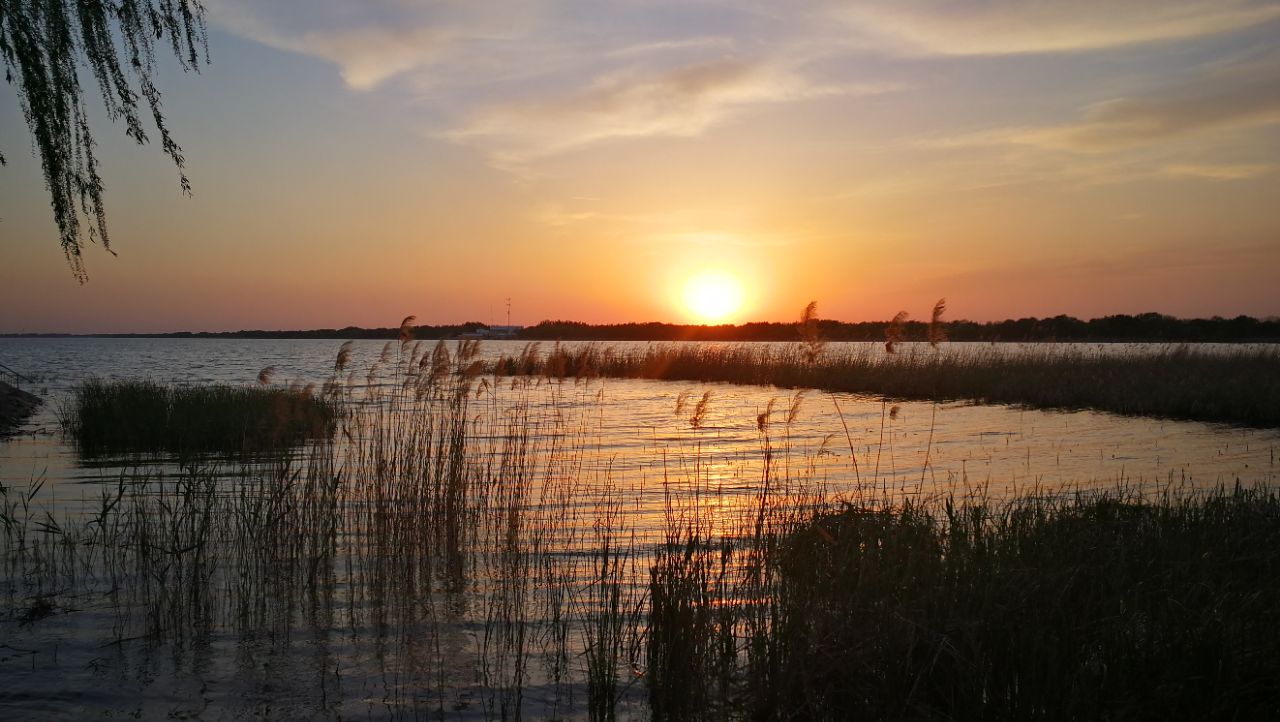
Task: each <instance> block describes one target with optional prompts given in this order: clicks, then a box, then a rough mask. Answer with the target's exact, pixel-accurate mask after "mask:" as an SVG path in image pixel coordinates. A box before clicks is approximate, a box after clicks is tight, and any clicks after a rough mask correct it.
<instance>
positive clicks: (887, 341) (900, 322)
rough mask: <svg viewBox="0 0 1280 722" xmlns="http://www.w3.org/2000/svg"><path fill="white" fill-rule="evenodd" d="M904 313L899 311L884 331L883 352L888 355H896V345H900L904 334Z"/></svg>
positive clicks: (905, 314) (905, 315)
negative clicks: (886, 352)
mask: <svg viewBox="0 0 1280 722" xmlns="http://www.w3.org/2000/svg"><path fill="white" fill-rule="evenodd" d="M908 315H909V314H907V312H906V311H899V312H898V315H896V316H894V317H893V320H892V321H890V322H889V327H888V328H886V329H885V330H884V350H885V351H888V352H889V353H897V352H898V349H897V346H898V344H900V343H902V338H903V336H904V335H905V334H906V326H905V325H906V322H907V316H908Z"/></svg>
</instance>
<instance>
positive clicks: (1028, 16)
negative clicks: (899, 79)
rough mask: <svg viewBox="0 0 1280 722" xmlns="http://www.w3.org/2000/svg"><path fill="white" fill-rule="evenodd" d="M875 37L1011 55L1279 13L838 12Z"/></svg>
mask: <svg viewBox="0 0 1280 722" xmlns="http://www.w3.org/2000/svg"><path fill="white" fill-rule="evenodd" d="M832 12H834V13H835V14H836V15H837V16H839V17H840V18H842V19H843V20H844V21H845V22H846V23H848V25H849V26H850V27H851V28H853V29H854V30H855V31H856V32H859V33H862V34H864V35H866V36H868V38H869V39H870V41H871V42H873V43H876V44H879V45H881V46H884V47H887V48H889V49H892V50H894V51H896V52H900V53H903V54H911V55H1010V54H1023V53H1052V52H1076V51H1085V50H1097V49H1102V48H1112V47H1121V46H1126V45H1134V44H1139V43H1149V42H1156V41H1168V40H1179V39H1186V38H1194V37H1204V36H1210V35H1218V34H1221V33H1227V32H1232V31H1237V30H1241V29H1244V28H1250V27H1254V26H1256V25H1260V24H1262V23H1267V22H1271V21H1273V20H1276V19H1278V18H1280V4H1277V3H1275V2H1269V1H1265V0H1264V1H1262V2H1256V1H1251V0H1191V1H1189V2H1188V1H1185V0H1125V1H1124V2H1115V1H1114V0H1074V1H1073V2H1036V1H1033V0H982V1H977V2H963V3H957V2H946V1H944V0H897V1H895V2H891V3H838V4H836V5H835V7H834V9H833V11H832Z"/></svg>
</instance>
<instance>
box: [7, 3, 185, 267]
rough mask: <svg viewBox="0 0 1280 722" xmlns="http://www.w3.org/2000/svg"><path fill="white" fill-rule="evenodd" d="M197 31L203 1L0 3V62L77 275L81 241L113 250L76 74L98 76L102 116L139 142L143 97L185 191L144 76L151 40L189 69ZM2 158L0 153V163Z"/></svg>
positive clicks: (156, 98) (176, 153) (154, 93)
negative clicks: (84, 218)
mask: <svg viewBox="0 0 1280 722" xmlns="http://www.w3.org/2000/svg"><path fill="white" fill-rule="evenodd" d="M205 38H206V36H205V25H204V7H203V6H202V5H201V4H200V3H199V2H197V1H196V0H128V1H127V2H104V1H103V0H81V1H80V2H74V3H70V2H48V1H47V0H6V1H5V2H0V63H3V65H4V69H5V80H6V81H8V84H9V85H10V86H11V87H13V88H14V90H15V91H16V92H17V95H18V104H19V105H20V106H21V108H22V115H23V117H24V118H25V119H26V121H27V127H28V128H29V129H30V130H31V140H32V147H33V148H34V150H35V151H36V152H37V153H38V154H39V155H40V165H41V169H42V170H43V172H44V180H45V186H46V187H47V188H48V190H49V195H50V203H51V205H52V206H53V218H54V221H55V222H56V223H57V225H58V236H59V241H60V242H61V244H62V250H63V252H64V253H65V254H66V256H67V262H68V263H69V264H70V265H71V270H72V273H74V274H75V276H76V278H78V279H79V280H80V281H81V282H83V281H84V280H85V279H86V278H87V276H86V274H85V270H84V263H83V261H82V259H81V252H82V250H83V248H84V245H85V241H86V240H88V241H92V242H98V243H101V244H102V247H103V248H104V249H106V250H108V251H110V250H111V238H110V235H109V234H108V233H107V215H106V206H105V204H104V202H103V188H104V187H103V183H102V178H101V176H100V175H99V173H98V156H97V153H96V151H95V147H96V146H97V143H96V141H95V140H94V138H93V133H92V130H91V128H90V123H89V114H88V111H87V106H86V104H85V98H84V87H83V85H82V83H83V82H84V81H85V80H87V79H88V78H93V80H95V81H97V85H98V92H99V94H100V97H101V99H102V103H103V105H104V106H105V109H106V112H107V116H108V117H109V118H111V119H112V120H123V121H124V124H125V134H126V135H127V136H128V137H129V138H131V139H133V140H134V141H135V142H137V143H139V144H142V143H146V142H147V140H148V135H147V130H146V129H145V128H144V127H143V122H142V116H143V113H144V106H142V105H141V104H140V103H139V99H140V98H141V99H142V100H144V101H145V113H146V114H147V115H150V116H151V120H152V122H153V124H154V126H155V130H156V132H157V133H159V135H160V145H161V147H162V149H163V150H164V153H165V155H167V156H169V159H170V160H172V161H173V162H174V164H175V165H177V167H178V174H179V182H180V184H181V186H182V190H183V192H184V193H188V194H189V193H190V192H191V186H190V183H188V181H187V176H186V174H185V173H184V172H183V170H182V169H183V165H184V163H185V161H184V159H183V156H182V148H180V147H178V144H177V143H175V142H174V140H173V138H172V137H170V135H169V129H168V127H167V126H166V124H165V119H164V114H163V112H162V111H161V103H160V91H159V90H158V89H157V88H156V86H155V83H154V82H153V80H152V76H153V75H154V73H155V56H156V46H157V45H160V46H161V47H164V46H168V47H169V49H170V50H171V51H172V52H173V55H174V56H175V57H176V58H177V60H178V62H179V64H180V65H181V67H182V69H183V70H197V69H199V66H200V62H201V60H207V58H206V57H205V55H206V51H207V48H206V44H205ZM4 162H5V159H4V156H3V155H2V154H0V165H4ZM81 213H83V214H84V215H85V216H87V220H88V222H89V228H88V233H85V232H84V230H83V229H82V227H81ZM86 236H87V238H86Z"/></svg>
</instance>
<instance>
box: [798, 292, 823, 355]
mask: <svg viewBox="0 0 1280 722" xmlns="http://www.w3.org/2000/svg"><path fill="white" fill-rule="evenodd" d="M800 342H801V343H802V344H803V345H804V349H803V352H804V359H805V361H807V362H808V363H816V362H817V360H818V357H819V356H821V355H822V349H823V347H825V346H826V345H827V342H826V340H825V339H823V338H822V333H821V331H820V330H819V328H818V302H817V301H810V302H809V305H807V306H805V307H804V311H802V312H801V313H800Z"/></svg>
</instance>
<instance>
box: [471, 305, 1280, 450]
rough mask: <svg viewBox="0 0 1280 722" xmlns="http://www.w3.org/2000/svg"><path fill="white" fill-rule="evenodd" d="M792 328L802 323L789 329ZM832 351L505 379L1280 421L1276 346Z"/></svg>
mask: <svg viewBox="0 0 1280 722" xmlns="http://www.w3.org/2000/svg"><path fill="white" fill-rule="evenodd" d="M792 333H793V334H794V333H795V327H794V326H792ZM879 350H880V349H879V347H878V346H875V347H872V346H856V347H845V348H832V347H828V348H826V349H824V350H822V351H821V353H820V354H818V355H817V356H816V357H814V356H813V354H811V353H810V347H809V346H807V345H804V344H802V343H797V344H791V345H775V346H757V345H750V344H742V345H697V344H671V345H658V346H649V347H645V348H638V349H637V348H630V349H627V348H623V349H618V348H614V347H610V346H602V345H595V344H593V345H579V346H572V347H570V346H560V345H556V346H555V347H554V348H553V349H551V350H550V351H549V352H548V353H546V354H543V353H541V352H540V349H539V348H538V347H537V346H535V345H530V346H528V347H526V349H525V350H524V352H522V353H520V354H517V355H504V356H502V357H500V358H499V359H498V360H497V361H496V362H495V365H494V369H495V370H496V371H497V372H498V373H500V374H507V375H542V376H550V377H567V376H580V377H593V376H612V377H623V378H645V379H665V380H683V381H704V382H718V381H719V382H730V383H740V384H771V385H774V386H781V387H786V388H816V389H824V390H828V391H846V392H855V393H872V394H880V395H884V396H890V397H894V398H904V399H971V400H975V401H980V402H987V403H1004V404H1026V405H1028V406H1033V407H1038V408H1064V409H1083V408H1090V409H1099V410H1102V411H1111V412H1114V413H1118V414H1133V415H1144V416H1159V417H1165V418H1175V419H1192V420H1198V421H1222V422H1229V423H1237V424H1244V425H1250V426H1280V348H1264V349H1239V350H1232V351H1228V352H1205V351H1197V350H1196V349H1195V348H1194V347H1190V346H1179V347H1174V348H1170V349H1167V350H1162V351H1158V352H1142V353H1130V354H1116V353H1102V352H1086V351H1078V350H1056V349H1052V348H1049V349H1042V350H1023V351H1019V352H1005V351H1002V350H1001V349H999V348H991V349H987V350H983V351H973V350H968V351H963V352H961V351H956V350H953V349H947V348H945V347H944V348H940V349H935V348H933V347H931V346H925V345H916V346H913V347H911V348H909V349H907V350H906V351H900V352H898V353H890V354H882V353H880V352H879Z"/></svg>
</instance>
